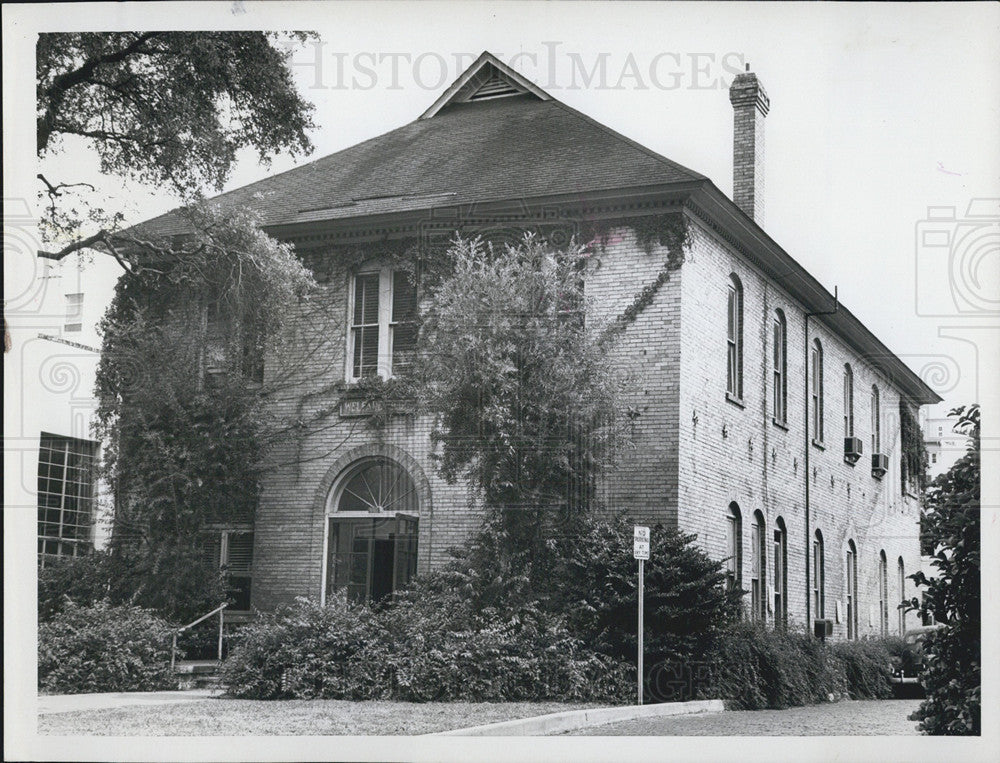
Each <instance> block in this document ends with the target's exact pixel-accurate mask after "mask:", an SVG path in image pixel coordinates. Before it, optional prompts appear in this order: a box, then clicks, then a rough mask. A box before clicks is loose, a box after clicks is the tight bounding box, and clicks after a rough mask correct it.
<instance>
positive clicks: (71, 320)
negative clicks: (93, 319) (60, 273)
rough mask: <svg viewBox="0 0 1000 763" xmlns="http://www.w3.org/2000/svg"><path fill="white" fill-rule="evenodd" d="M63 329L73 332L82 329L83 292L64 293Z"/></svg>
mask: <svg viewBox="0 0 1000 763" xmlns="http://www.w3.org/2000/svg"><path fill="white" fill-rule="evenodd" d="M63 329H64V330H65V331H74V332H75V331H82V330H83V294H67V295H66V323H65V325H64V326H63Z"/></svg>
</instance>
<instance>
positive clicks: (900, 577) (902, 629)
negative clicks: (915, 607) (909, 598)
mask: <svg viewBox="0 0 1000 763" xmlns="http://www.w3.org/2000/svg"><path fill="white" fill-rule="evenodd" d="M896 577H897V584H898V585H899V606H898V607H897V608H896V612H897V613H898V620H899V622H898V624H897V626H898V628H899V635H900V636H902V635H903V634H904V633H906V568H905V566H904V565H903V557H899V559H898V560H897V561H896Z"/></svg>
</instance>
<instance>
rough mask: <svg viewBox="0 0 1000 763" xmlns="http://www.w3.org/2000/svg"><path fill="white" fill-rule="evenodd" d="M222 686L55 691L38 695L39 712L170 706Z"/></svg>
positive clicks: (216, 691)
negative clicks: (81, 691)
mask: <svg viewBox="0 0 1000 763" xmlns="http://www.w3.org/2000/svg"><path fill="white" fill-rule="evenodd" d="M221 693H222V690H221V689H191V690H190V691H149V692H109V693H106V694H51V695H41V694H40V695H39V696H38V714H39V715H47V714H49V713H71V712H73V711H74V710H104V709H106V708H110V707H136V706H141V705H170V704H176V703H180V702H194V701H199V700H204V699H211V698H212V697H216V696H218V695H220V694H221Z"/></svg>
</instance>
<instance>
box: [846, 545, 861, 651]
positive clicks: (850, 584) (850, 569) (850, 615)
mask: <svg viewBox="0 0 1000 763" xmlns="http://www.w3.org/2000/svg"><path fill="white" fill-rule="evenodd" d="M846 561H847V565H846V570H845V577H844V581H845V583H846V588H847V591H846V593H847V638H849V639H856V638H857V637H858V548H857V546H855V545H854V541H853V540H849V541H847V560H846Z"/></svg>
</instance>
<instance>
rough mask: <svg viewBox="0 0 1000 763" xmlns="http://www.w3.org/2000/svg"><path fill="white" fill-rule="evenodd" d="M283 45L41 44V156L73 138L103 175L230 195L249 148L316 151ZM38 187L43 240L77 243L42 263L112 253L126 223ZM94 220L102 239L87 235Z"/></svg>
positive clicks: (128, 35)
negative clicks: (100, 250)
mask: <svg viewBox="0 0 1000 763" xmlns="http://www.w3.org/2000/svg"><path fill="white" fill-rule="evenodd" d="M292 37H294V38H298V39H299V40H301V39H302V38H303V37H305V35H303V34H302V33H297V34H294V35H292ZM279 42H280V40H279V37H278V36H276V35H275V34H273V33H265V32H86V33H55V34H43V35H40V37H39V40H38V45H37V49H36V60H37V64H36V67H37V68H36V75H37V107H36V108H37V112H36V118H37V127H38V156H39V158H40V159H42V158H44V157H46V156H49V155H52V154H54V153H57V152H59V151H60V150H61V149H62V148H63V147H64V139H65V138H74V137H75V138H78V139H81V140H84V141H86V142H87V144H88V145H89V147H90V148H91V149H92V150H93V151H95V152H96V154H97V157H98V158H99V160H100V169H101V172H102V173H104V174H108V175H116V176H120V177H123V178H127V179H132V180H137V181H140V182H142V183H147V184H149V185H153V186H158V187H164V186H165V187H166V188H167V189H169V190H171V191H173V192H174V193H177V194H178V195H179V196H181V197H182V198H183V199H185V200H190V199H191V198H193V197H194V196H195V195H196V194H197V192H198V191H200V189H201V188H202V186H209V187H211V188H213V189H215V190H221V187H222V184H223V183H224V181H225V180H226V178H227V177H228V176H229V173H230V170H231V169H232V165H233V163H234V161H235V160H236V157H237V154H238V152H239V151H240V150H241V149H244V148H247V147H252V148H254V149H256V150H257V153H258V155H259V157H260V159H261V161H263V162H266V161H268V160H269V158H270V157H271V156H272V155H273V154H276V153H278V152H279V151H284V150H287V151H290V152H292V153H293V154H296V153H300V152H301V153H308V152H309V151H310V150H311V148H312V146H311V144H310V141H309V139H308V137H307V136H306V131H307V130H309V129H310V128H312V127H313V126H314V125H313V124H312V121H311V112H312V106H311V105H310V104H308V103H306V102H305V101H304V100H302V98H301V97H300V96H299V94H298V93H297V91H296V89H295V87H294V84H293V82H292V77H291V73H290V70H289V67H288V55H289V52H288V51H285V50H282V49H281V47H280V45H279ZM39 179H40V180H41V182H42V184H43V188H42V189H41V190H40V192H39V195H40V197H42V198H45V199H46V201H47V209H46V213H45V215H44V217H43V220H42V232H43V236H44V237H45V240H47V241H54V240H59V241H60V243H62V241H63V240H66V239H72V240H71V241H69V243H65V244H64V245H63V246H62V248H60V249H58V250H57V251H54V252H40V254H41V255H42V256H45V257H50V258H53V259H61V258H62V257H65V256H66V255H68V254H70V253H72V252H75V251H78V250H81V249H84V248H87V247H92V246H94V245H96V244H104V245H105V246H107V245H108V244H109V241H110V239H111V236H110V235H109V234H110V232H111V231H113V230H115V229H116V228H117V227H118V226H119V224H120V223H121V217H120V215H110V214H108V213H107V212H105V211H104V210H103V209H100V208H97V207H93V206H92V207H91V208H90V210H89V211H87V212H84V211H82V210H80V209H78V208H77V207H76V206H75V205H76V204H78V203H79V200H72V201H70V199H71V198H72V195H73V194H75V193H77V192H79V191H81V190H85V189H88V188H89V190H90V191H94V190H95V189H94V187H93V186H91V185H89V184H87V183H73V182H60V181H59V180H58V179H51V180H50V179H48V178H46V177H45V176H43V175H39ZM68 195H69V196H68ZM67 202H68V203H67ZM88 219H89V220H90V222H91V223H94V224H96V225H98V226H99V230H97V231H96V232H95V233H90V234H88V235H81V229H82V228H83V226H84V225H85V223H86V221H87V220H88Z"/></svg>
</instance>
